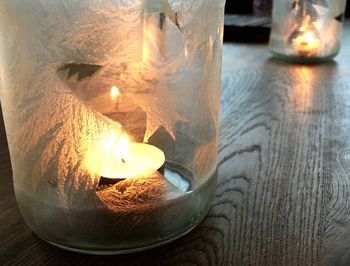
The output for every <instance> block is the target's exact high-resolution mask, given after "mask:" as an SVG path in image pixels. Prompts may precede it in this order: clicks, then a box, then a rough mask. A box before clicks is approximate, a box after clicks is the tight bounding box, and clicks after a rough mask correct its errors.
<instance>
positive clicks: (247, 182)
mask: <svg viewBox="0 0 350 266" xmlns="http://www.w3.org/2000/svg"><path fill="white" fill-rule="evenodd" d="M349 38H350V24H346V30H345V34H344V38H343V40H344V41H343V46H342V51H341V53H340V55H339V56H338V57H337V58H336V59H335V61H331V62H329V63H326V64H321V65H312V66H306V65H291V64H287V63H284V62H281V61H277V60H275V59H272V58H271V57H270V55H269V52H268V50H267V47H266V45H251V44H250V45H245V44H239V45H238V44H226V45H225V47H224V60H223V62H224V63H223V66H224V67H223V78H222V79H223V84H222V88H223V90H222V113H221V132H220V138H221V140H220V141H221V143H220V150H219V184H218V186H217V190H216V198H215V200H214V202H213V204H212V207H211V210H210V212H209V214H208V215H207V217H206V219H205V220H204V221H203V222H202V223H201V224H200V225H199V226H198V227H197V228H196V229H195V230H194V231H192V232H191V233H189V234H188V235H187V236H185V237H183V238H181V239H180V240H177V241H175V242H173V243H171V244H168V245H165V246H163V247H160V248H157V249H154V250H150V251H147V252H143V253H138V254H131V255H123V256H89V255H81V254H77V253H72V252H68V251H64V250H61V249H58V248H56V247H53V246H51V245H49V244H47V243H45V242H44V241H42V240H40V239H39V238H38V237H36V236H35V235H34V234H33V233H31V231H30V230H29V228H28V227H27V226H26V224H25V222H24V220H23V218H22V217H21V215H20V213H19V210H18V208H17V206H16V202H15V197H14V192H13V187H12V176H11V175H12V173H11V165H10V157H9V154H8V149H7V142H6V135H5V131H4V126H3V124H2V122H1V124H0V265H350V201H349V200H348V199H349V197H350V59H349V58H350V47H349V40H350V39H349ZM1 121H2V119H1Z"/></svg>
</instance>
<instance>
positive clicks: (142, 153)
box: [100, 137, 165, 179]
mask: <svg viewBox="0 0 350 266" xmlns="http://www.w3.org/2000/svg"><path fill="white" fill-rule="evenodd" d="M113 157H114V158H113ZM164 162H165V155H164V152H163V151H161V150H160V149H158V148H157V147H155V146H153V145H149V144H146V143H135V142H130V141H129V140H128V138H127V137H122V138H121V140H120V141H119V143H118V144H117V148H116V150H115V154H114V156H112V158H111V159H110V160H106V161H105V162H104V164H103V167H102V169H101V173H100V175H101V176H103V177H105V178H110V179H125V178H128V177H134V176H140V175H142V174H145V173H148V172H149V171H156V170H158V169H160V168H161V167H162V166H163V164H164Z"/></svg>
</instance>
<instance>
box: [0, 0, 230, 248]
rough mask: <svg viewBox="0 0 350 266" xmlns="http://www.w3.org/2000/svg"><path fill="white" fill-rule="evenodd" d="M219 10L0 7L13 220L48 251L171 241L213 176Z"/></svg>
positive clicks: (74, 3) (170, 4) (12, 0)
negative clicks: (19, 218)
mask: <svg viewBox="0 0 350 266" xmlns="http://www.w3.org/2000/svg"><path fill="white" fill-rule="evenodd" d="M223 15H224V0H217V1H212V0H194V1H187V0H170V1H168V0H148V1H145V0H113V1H110V0H102V1H78V0H69V1H67V0H64V1H47V0H32V1H23V0H2V1H1V3H0V18H1V25H0V38H1V41H0V62H1V63H0V81H1V83H0V86H1V103H2V108H3V115H4V121H5V127H6V133H7V138H8V144H9V149H10V156H11V162H12V168H13V180H14V189H15V194H16V199H17V202H18V205H19V208H20V210H21V212H22V214H23V216H24V218H25V220H26V222H27V223H28V225H29V226H30V228H31V229H32V230H33V231H34V232H35V233H36V234H37V235H38V236H39V237H41V238H42V239H44V240H46V241H47V242H49V243H51V244H54V245H56V246H59V247H62V248H65V249H69V250H74V251H79V252H85V253H94V254H115V253H125V252H132V251H138V250H144V249H147V248H151V247H154V246H158V245H160V244H163V243H166V242H169V241H172V240H174V239H176V238H178V237H180V236H182V235H184V234H186V233H187V232H189V231H190V230H191V229H193V228H194V227H195V226H196V225H197V224H198V223H199V222H200V221H201V220H202V219H203V218H204V216H205V215H206V213H207V211H208V209H209V207H210V202H211V199H212V197H213V195H214V190H215V184H216V177H217V146H218V114H219V103H220V75H221V50H222V33H223Z"/></svg>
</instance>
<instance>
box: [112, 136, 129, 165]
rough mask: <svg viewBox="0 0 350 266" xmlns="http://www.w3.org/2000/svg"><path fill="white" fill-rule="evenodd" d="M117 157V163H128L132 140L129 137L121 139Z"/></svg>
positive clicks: (117, 148) (117, 146)
mask: <svg viewBox="0 0 350 266" xmlns="http://www.w3.org/2000/svg"><path fill="white" fill-rule="evenodd" d="M115 157H116V160H117V162H122V163H126V162H127V161H128V160H129V158H130V140H129V138H128V136H123V137H121V138H120V140H119V141H118V143H117V145H116V151H115Z"/></svg>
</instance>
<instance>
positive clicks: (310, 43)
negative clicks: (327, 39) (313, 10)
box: [292, 16, 321, 56]
mask: <svg viewBox="0 0 350 266" xmlns="http://www.w3.org/2000/svg"><path fill="white" fill-rule="evenodd" d="M292 44H293V47H294V49H295V50H296V51H297V52H298V53H299V54H303V55H306V56H314V55H315V54H317V53H318V51H319V50H320V48H321V41H320V39H319V37H318V36H317V29H316V28H315V26H314V25H313V24H312V23H311V18H310V16H305V18H304V19H303V22H302V25H301V26H300V28H299V30H298V34H297V35H296V37H295V38H294V39H293V40H292Z"/></svg>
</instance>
